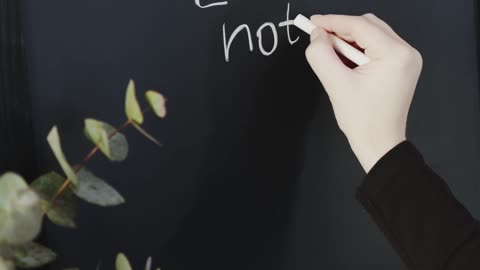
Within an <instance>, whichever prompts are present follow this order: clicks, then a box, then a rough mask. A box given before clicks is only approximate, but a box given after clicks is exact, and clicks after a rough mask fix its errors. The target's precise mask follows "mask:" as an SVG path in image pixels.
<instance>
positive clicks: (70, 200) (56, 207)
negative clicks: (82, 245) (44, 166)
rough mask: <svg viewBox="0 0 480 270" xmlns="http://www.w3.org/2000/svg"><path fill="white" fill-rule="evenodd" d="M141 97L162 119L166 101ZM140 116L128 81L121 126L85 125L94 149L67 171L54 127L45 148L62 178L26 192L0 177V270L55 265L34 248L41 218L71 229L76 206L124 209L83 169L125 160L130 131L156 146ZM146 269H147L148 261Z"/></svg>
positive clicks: (46, 252) (121, 258)
mask: <svg viewBox="0 0 480 270" xmlns="http://www.w3.org/2000/svg"><path fill="white" fill-rule="evenodd" d="M145 97H146V101H147V103H148V104H149V108H148V109H147V110H152V111H153V112H154V113H155V115H156V116H158V117H159V118H164V117H165V116H166V107H165V102H166V99H165V98H164V97H163V96H162V95H161V94H160V93H158V92H155V91H152V90H149V91H148V92H147V93H146V94H145ZM147 110H145V111H147ZM145 111H142V109H141V107H140V104H139V102H138V99H137V96H136V89H135V83H134V81H133V80H130V82H129V84H128V87H127V93H126V98H125V114H126V118H127V120H126V122H125V123H123V124H122V125H120V126H119V127H117V128H114V127H113V126H112V125H110V124H108V123H105V122H103V121H99V120H96V119H91V118H88V119H85V128H84V134H85V136H86V137H87V139H88V140H89V141H91V142H92V143H93V144H94V148H93V149H92V150H91V151H90V152H89V153H88V154H87V156H86V157H85V158H84V159H83V160H82V161H81V162H80V163H79V164H78V165H76V166H72V165H71V164H70V163H69V162H68V160H67V158H66V156H65V153H64V151H63V149H62V146H61V141H60V134H59V132H58V128H57V127H56V126H54V127H53V128H52V129H51V130H50V132H49V134H48V136H47V142H48V144H49V145H50V148H51V150H52V152H53V154H54V156H55V158H56V159H57V161H58V163H59V165H60V168H61V169H62V171H63V173H64V174H65V176H63V175H61V174H60V173H57V172H54V171H52V172H49V173H47V174H44V175H42V176H40V177H38V178H37V179H35V180H34V181H33V182H32V184H31V185H30V186H29V185H28V184H27V182H26V181H25V180H24V179H23V178H22V177H21V176H20V175H17V174H15V173H12V172H7V173H5V174H3V175H1V176H0V270H13V269H15V267H20V268H26V269H29V268H36V267H40V266H43V265H45V264H48V263H50V262H51V261H53V260H55V257H56V254H55V253H54V252H53V251H52V250H50V249H48V248H47V247H44V246H42V245H40V244H38V243H35V242H34V240H35V238H36V237H37V235H38V233H39V232H40V230H41V225H42V222H43V217H44V216H46V217H47V218H48V220H50V221H51V222H52V223H54V224H56V225H59V226H62V227H66V228H75V227H76V223H75V210H76V205H77V202H78V200H83V201H86V202H88V203H91V204H95V205H98V206H102V207H111V206H117V205H120V204H123V203H125V199H124V197H123V196H122V195H121V194H120V193H119V192H118V191H117V190H115V188H113V187H112V186H111V185H109V184H108V182H107V181H105V180H103V179H101V178H99V177H98V176H96V175H95V174H94V173H92V172H91V171H89V170H88V169H87V168H86V165H87V163H88V162H89V161H90V159H91V158H92V157H93V156H94V155H95V154H96V153H97V152H99V151H100V152H102V153H103V154H104V155H105V157H106V158H108V159H109V160H110V161H117V162H120V161H123V160H125V159H126V158H127V156H128V149H129V145H128V141H127V138H126V137H125V135H123V134H122V133H121V131H123V130H124V129H126V128H127V127H129V126H133V127H135V129H137V130H138V131H140V133H141V134H142V135H144V136H145V137H147V138H148V139H149V140H151V141H153V142H155V143H156V144H159V143H158V140H157V139H155V138H154V137H153V136H151V135H150V134H148V133H147V132H146V131H145V130H144V129H143V128H142V127H141V126H140V125H141V124H143V122H144V112H145ZM147 265H148V269H150V266H151V258H149V260H148V261H147ZM116 267H117V269H119V270H120V269H121V270H129V269H131V266H130V263H129V262H128V259H127V258H126V257H125V255H123V254H119V255H118V257H117V260H116Z"/></svg>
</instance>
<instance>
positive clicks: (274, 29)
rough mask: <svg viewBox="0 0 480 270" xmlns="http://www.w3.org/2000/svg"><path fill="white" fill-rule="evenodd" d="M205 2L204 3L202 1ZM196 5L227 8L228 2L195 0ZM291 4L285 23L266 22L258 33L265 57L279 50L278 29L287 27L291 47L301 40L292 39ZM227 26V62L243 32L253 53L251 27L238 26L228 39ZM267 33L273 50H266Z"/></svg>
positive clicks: (260, 48)
mask: <svg viewBox="0 0 480 270" xmlns="http://www.w3.org/2000/svg"><path fill="white" fill-rule="evenodd" d="M202 2H203V1H202ZM195 4H196V5H197V6H198V7H200V8H210V7H215V6H226V5H228V1H223V2H213V3H210V4H202V3H200V0H195ZM289 22H290V3H288V4H287V17H286V20H285V21H283V22H280V23H279V24H278V25H275V24H274V23H273V22H266V23H264V24H262V25H261V26H260V27H259V28H258V30H257V32H256V36H257V40H258V48H259V50H260V52H261V53H262V54H263V55H265V56H270V55H272V54H273V53H274V52H275V51H276V50H277V48H278V31H277V27H279V28H281V27H285V28H286V30H287V36H288V41H289V43H290V45H293V44H295V43H297V41H298V40H299V37H297V38H296V39H295V40H293V39H292V37H291V32H290V26H291V25H290V23H289ZM226 28H227V26H226V23H224V24H223V48H224V52H225V61H227V62H229V61H230V48H231V46H232V44H233V42H234V41H235V38H236V37H237V36H238V35H239V34H240V33H242V32H245V33H246V35H247V38H248V48H249V50H250V51H251V52H253V50H254V46H253V39H252V32H251V29H250V26H248V24H242V25H240V26H238V27H237V28H236V29H235V30H234V31H233V32H232V33H231V34H230V35H229V37H227V29H226ZM265 31H270V32H271V33H272V36H273V45H272V47H271V48H265V46H264V44H263V35H264V32H265Z"/></svg>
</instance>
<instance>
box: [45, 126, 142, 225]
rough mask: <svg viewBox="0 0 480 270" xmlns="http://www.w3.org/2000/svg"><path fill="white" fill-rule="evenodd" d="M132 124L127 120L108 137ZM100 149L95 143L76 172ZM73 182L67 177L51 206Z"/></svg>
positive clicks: (109, 137)
mask: <svg viewBox="0 0 480 270" xmlns="http://www.w3.org/2000/svg"><path fill="white" fill-rule="evenodd" d="M131 124H133V122H132V121H131V120H127V121H126V122H125V123H123V124H122V125H121V126H119V127H118V128H117V129H115V130H114V131H113V132H112V133H111V134H110V135H108V139H111V138H113V136H115V135H117V134H118V133H119V132H121V131H123V130H125V129H126V128H127V127H128V126H130V125H131ZM99 149H100V147H99V145H98V144H97V145H95V147H94V148H93V149H92V150H91V151H90V153H88V155H87V156H86V157H85V158H84V159H83V160H82V162H80V164H79V165H78V166H76V167H75V173H78V172H79V171H80V170H81V169H83V168H84V167H85V166H86V165H87V163H88V162H89V161H90V160H91V159H92V158H93V156H95V154H96V153H97V152H98V150H99ZM71 182H72V180H70V178H67V179H65V182H63V185H62V186H61V187H60V188H59V189H58V191H57V193H55V196H53V198H52V200H51V201H50V207H52V206H53V205H54V204H55V202H56V201H57V199H58V197H60V195H62V193H63V192H64V191H65V190H66V189H67V188H68V186H69V185H70V183H71ZM50 207H49V208H50ZM46 213H47V211H44V212H43V213H42V216H45V214H46Z"/></svg>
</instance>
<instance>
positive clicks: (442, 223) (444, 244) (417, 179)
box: [357, 142, 480, 270]
mask: <svg viewBox="0 0 480 270" xmlns="http://www.w3.org/2000/svg"><path fill="white" fill-rule="evenodd" d="M357 198H358V200H359V201H360V202H361V203H362V204H363V206H364V207H365V208H366V209H367V211H368V212H369V213H370V215H371V216H372V218H373V219H374V221H375V222H376V224H377V225H378V226H379V227H380V229H381V230H382V231H383V232H384V233H385V236H386V237H387V238H388V240H389V241H390V242H391V244H392V246H393V247H394V248H395V250H396V251H397V252H398V254H399V255H400V256H401V257H402V259H403V260H404V261H405V263H406V264H407V265H408V266H409V268H410V269H422V270H423V269H480V231H479V225H478V223H477V222H476V221H475V220H474V219H473V217H472V216H471V215H470V213H469V212H468V211H467V210H466V209H465V208H464V207H463V206H462V205H461V204H460V203H459V202H458V201H457V200H456V199H455V197H454V196H453V194H452V193H451V191H450V189H449V188H448V186H447V184H446V183H445V182H444V181H443V179H442V178H441V177H439V176H438V175H437V174H435V172H433V171H432V170H431V169H430V167H428V166H427V165H426V164H425V162H424V160H423V158H422V156H421V155H420V153H419V152H418V151H417V150H416V148H415V147H414V146H413V145H412V144H410V143H409V142H403V143H401V144H399V145H397V146H396V147H395V148H393V149H392V150H391V151H390V152H388V153H387V154H386V155H385V156H384V157H383V158H381V159H380V160H379V161H378V163H377V164H376V165H375V166H374V167H373V168H372V170H371V171H370V172H369V174H368V175H367V176H366V178H365V180H364V182H363V183H362V185H361V186H360V187H359V189H358V193H357Z"/></svg>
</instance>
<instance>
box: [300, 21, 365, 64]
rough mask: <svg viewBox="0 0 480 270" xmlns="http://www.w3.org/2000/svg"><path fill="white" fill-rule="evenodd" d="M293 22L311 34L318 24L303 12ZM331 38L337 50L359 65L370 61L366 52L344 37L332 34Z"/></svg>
mask: <svg viewBox="0 0 480 270" xmlns="http://www.w3.org/2000/svg"><path fill="white" fill-rule="evenodd" d="M293 24H294V25H295V26H296V27H298V28H300V29H302V30H303V31H304V32H306V33H307V34H309V35H311V34H312V32H313V30H315V29H316V28H317V26H316V25H314V24H313V23H312V22H311V21H310V20H309V19H307V18H306V17H305V16H303V15H301V14H299V15H298V16H297V17H296V18H295V20H294V21H293ZM330 38H331V39H332V43H333V47H334V48H335V50H336V51H337V52H339V53H341V54H342V55H343V56H345V57H346V58H348V59H350V61H352V62H354V63H355V64H357V65H359V66H360V65H364V64H367V63H368V62H370V59H369V58H368V57H367V56H366V55H365V54H363V53H362V52H360V51H359V50H357V49H356V48H355V47H353V46H352V45H350V44H348V43H347V42H345V41H344V40H343V39H340V38H338V37H337V36H335V35H330Z"/></svg>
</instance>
